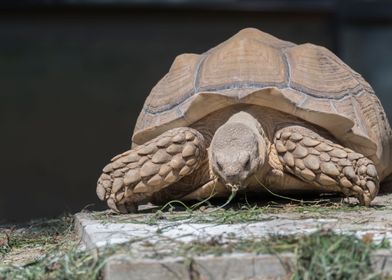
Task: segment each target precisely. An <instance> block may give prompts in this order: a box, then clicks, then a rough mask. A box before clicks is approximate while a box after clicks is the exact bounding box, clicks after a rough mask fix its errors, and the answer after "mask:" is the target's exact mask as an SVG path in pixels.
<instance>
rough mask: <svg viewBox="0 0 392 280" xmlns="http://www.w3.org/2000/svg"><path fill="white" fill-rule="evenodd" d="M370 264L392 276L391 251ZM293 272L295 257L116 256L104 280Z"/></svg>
mask: <svg viewBox="0 0 392 280" xmlns="http://www.w3.org/2000/svg"><path fill="white" fill-rule="evenodd" d="M371 262H372V266H373V269H374V272H375V273H382V274H383V275H385V276H391V275H392V255H391V252H390V251H389V250H385V249H384V250H378V251H376V252H374V253H373V254H372V256H371ZM294 268H295V255H294V254H293V253H281V254H276V255H270V254H260V255H256V254H251V253H235V254H229V255H222V256H212V255H207V256H198V257H193V258H185V257H177V258H171V257H169V258H165V259H133V258H131V257H130V256H127V255H115V256H112V257H110V258H109V259H108V260H107V262H106V264H105V266H104V268H103V279H104V280H120V279H135V280H137V279H147V278H146V277H148V279H150V280H155V279H157V280H166V279H170V280H171V279H184V280H193V279H205V280H207V279H216V280H220V279H221V280H223V279H287V277H289V276H290V274H291V273H292V272H293V271H294Z"/></svg>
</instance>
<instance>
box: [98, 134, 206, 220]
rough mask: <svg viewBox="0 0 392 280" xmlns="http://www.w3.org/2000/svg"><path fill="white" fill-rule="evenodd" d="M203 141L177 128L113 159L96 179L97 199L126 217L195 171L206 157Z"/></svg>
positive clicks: (199, 137) (201, 138) (201, 136)
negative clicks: (142, 203)
mask: <svg viewBox="0 0 392 280" xmlns="http://www.w3.org/2000/svg"><path fill="white" fill-rule="evenodd" d="M204 142H205V141H204V137H203V135H201V134H200V133H199V132H198V131H196V130H195V129H192V128H189V127H179V128H174V129H171V130H168V131H166V132H165V133H163V134H161V135H160V136H158V137H157V138H155V139H152V140H151V141H149V142H147V143H145V144H143V145H140V146H138V147H136V148H135V149H132V150H129V151H127V152H125V153H122V154H120V155H118V156H116V157H114V158H113V159H112V161H111V163H109V164H108V165H107V166H106V167H105V168H104V169H103V173H102V175H101V176H100V177H99V179H98V184H97V195H98V197H99V198H100V199H101V200H106V201H107V204H108V206H109V207H110V208H111V209H113V210H114V211H116V212H121V213H127V212H132V211H134V210H135V208H136V205H137V204H138V203H140V202H142V201H144V200H146V199H149V197H151V196H152V194H153V193H155V192H158V191H159V190H161V189H163V188H165V187H167V186H169V185H171V184H173V183H175V182H177V181H179V180H180V179H181V178H183V177H185V176H187V175H189V174H191V173H192V172H193V171H194V170H196V169H197V168H198V167H199V166H200V163H201V162H202V160H203V159H204V158H205V156H206V147H205V143H204Z"/></svg>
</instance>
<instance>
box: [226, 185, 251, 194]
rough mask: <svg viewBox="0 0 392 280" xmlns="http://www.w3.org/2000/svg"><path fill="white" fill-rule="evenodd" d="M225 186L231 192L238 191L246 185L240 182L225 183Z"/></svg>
mask: <svg viewBox="0 0 392 280" xmlns="http://www.w3.org/2000/svg"><path fill="white" fill-rule="evenodd" d="M225 186H226V188H227V189H228V190H229V191H231V192H238V191H240V190H243V189H245V188H246V185H244V184H240V183H234V184H233V183H226V184H225Z"/></svg>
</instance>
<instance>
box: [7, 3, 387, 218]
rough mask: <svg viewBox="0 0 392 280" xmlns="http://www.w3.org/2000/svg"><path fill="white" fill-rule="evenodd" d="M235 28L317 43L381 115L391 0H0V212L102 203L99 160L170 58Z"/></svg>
mask: <svg viewBox="0 0 392 280" xmlns="http://www.w3.org/2000/svg"><path fill="white" fill-rule="evenodd" d="M244 27H256V28H258V29H260V30H262V31H265V32H269V33H271V34H273V35H275V36H277V37H279V38H281V39H284V40H289V41H292V42H295V43H305V42H311V43H314V44H319V45H323V46H325V47H327V48H329V49H330V50H332V51H333V52H334V53H336V54H337V55H338V56H339V57H341V58H342V59H343V60H344V61H345V62H346V63H347V64H349V65H350V66H351V67H352V68H353V69H354V70H356V71H358V72H359V73H361V74H362V75H363V76H364V77H365V79H366V80H368V81H369V82H370V84H371V85H372V86H373V87H374V89H375V91H376V93H377V95H378V96H379V97H380V99H381V101H382V103H383V105H384V107H385V109H386V111H387V114H388V116H389V118H391V116H392V104H391V101H392V97H391V94H392V55H391V51H392V1H379V0H374V1H362V0H356V1H332V0H314V1H312V0H274V1H273V0H270V1H264V0H204V1H203V0H202V1H200V0H149V1H143V0H57V1H56V0H30V1H23V0H20V1H12V0H9V1H4V0H3V1H1V2H0V143H1V145H0V149H1V153H0V157H1V161H0V170H1V173H0V174H1V179H0V188H1V194H0V222H1V221H25V220H29V219H31V218H36V217H53V216H57V215H59V214H61V213H63V212H72V213H73V212H76V211H80V210H81V209H83V208H84V207H86V206H87V207H89V209H103V208H105V205H104V204H103V203H100V202H99V201H98V199H97V197H96V194H95V186H96V180H97V178H98V176H99V175H100V170H101V169H102V167H103V166H104V165H105V164H106V163H107V162H108V160H109V159H110V158H111V157H112V156H114V155H115V154H118V153H120V152H122V151H124V150H126V149H128V148H129V146H130V142H131V140H130V139H131V134H132V131H133V126H134V124H135V121H136V118H137V116H138V114H139V111H140V110H141V108H142V105H143V102H144V99H145V98H146V96H147V95H148V94H149V92H150V90H151V88H152V87H153V86H154V85H155V83H157V81H158V80H159V79H160V78H161V77H162V76H163V75H164V74H165V73H166V72H167V71H168V69H169V67H170V65H171V62H172V61H173V59H174V58H175V56H176V55H178V54H181V53H202V52H204V51H206V50H208V49H209V48H211V47H213V46H215V45H216V44H218V43H220V42H221V41H223V40H225V39H227V38H229V37H230V36H232V35H233V34H235V33H236V32H238V31H239V30H240V29H242V28H244Z"/></svg>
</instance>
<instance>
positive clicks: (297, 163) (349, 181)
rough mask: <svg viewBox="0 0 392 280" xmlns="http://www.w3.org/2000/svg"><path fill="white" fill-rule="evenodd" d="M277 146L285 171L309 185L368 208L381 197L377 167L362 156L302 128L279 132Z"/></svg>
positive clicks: (290, 127)
mask: <svg viewBox="0 0 392 280" xmlns="http://www.w3.org/2000/svg"><path fill="white" fill-rule="evenodd" d="M274 144H275V148H276V150H277V152H278V157H279V160H280V161H281V163H282V164H283V166H284V169H285V170H286V171H288V172H290V173H291V174H294V175H295V176H297V177H298V178H300V179H301V180H303V181H305V182H308V183H311V184H312V185H314V186H316V187H317V186H323V187H327V188H329V189H330V190H331V191H339V192H342V193H344V194H345V195H346V196H354V197H356V198H357V199H358V200H359V202H360V204H362V205H367V206H368V205H369V204H370V202H371V201H372V200H373V198H374V197H375V196H376V195H377V192H378V189H379V178H378V174H377V171H376V168H375V166H374V164H373V162H372V161H371V160H370V159H368V158H366V157H365V156H364V155H362V154H359V153H356V152H354V151H353V150H351V149H349V148H345V147H343V146H341V145H339V144H337V143H333V142H332V141H330V140H328V139H326V138H324V137H322V136H321V135H319V134H317V133H316V132H314V131H312V130H310V129H308V128H305V127H302V126H289V127H285V128H283V129H281V130H279V131H278V132H277V133H276V134H275V137H274Z"/></svg>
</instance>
